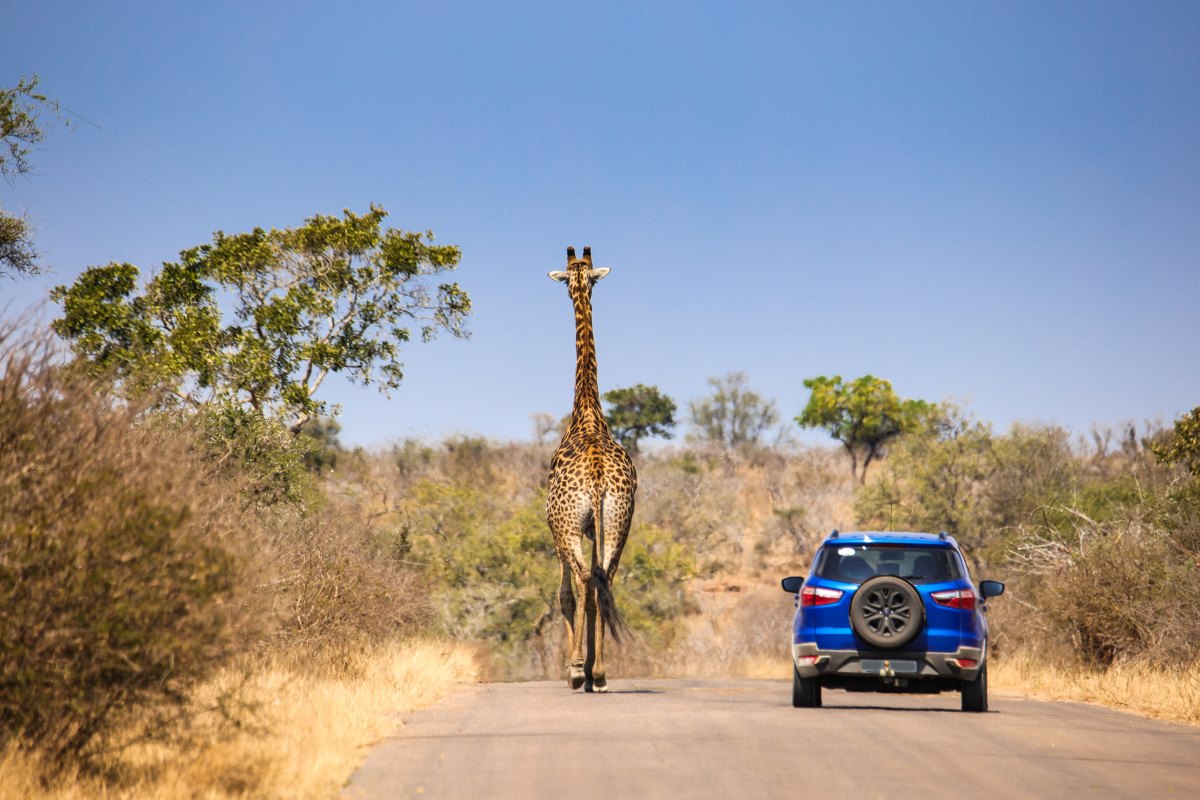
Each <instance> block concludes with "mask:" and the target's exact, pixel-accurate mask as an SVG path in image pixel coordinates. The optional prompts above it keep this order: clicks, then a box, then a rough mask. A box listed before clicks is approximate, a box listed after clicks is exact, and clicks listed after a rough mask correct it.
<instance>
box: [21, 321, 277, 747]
mask: <svg viewBox="0 0 1200 800" xmlns="http://www.w3.org/2000/svg"><path fill="white" fill-rule="evenodd" d="M0 369H2V370H3V374H2V375H0V608H3V609H4V612H3V614H0V653H2V654H3V657H2V658H0V737H3V738H4V739H14V738H18V737H19V738H20V739H21V740H22V741H24V742H26V743H29V744H31V745H36V746H38V747H40V748H42V749H43V750H44V752H47V753H49V754H51V757H52V760H53V761H55V762H59V761H61V760H62V759H63V758H64V757H66V756H72V755H80V754H86V753H87V752H89V751H91V750H92V749H94V748H96V747H98V746H99V745H100V744H101V743H103V742H104V740H105V738H106V736H107V735H108V733H109V732H110V730H111V728H112V725H113V724H114V722H115V721H116V720H119V719H122V718H129V717H132V716H134V715H133V714H132V713H131V711H132V709H135V708H136V709H143V708H157V709H162V710H163V712H164V713H168V712H169V711H170V710H171V709H174V708H177V707H179V706H180V705H181V704H182V703H183V700H184V698H185V695H186V692H187V690H188V688H189V687H190V686H193V685H194V684H195V683H196V682H197V681H199V680H201V679H203V678H205V677H206V676H208V675H210V674H211V673H212V671H213V670H214V669H215V668H216V667H217V666H218V665H220V664H221V663H223V662H224V661H225V660H226V659H227V658H228V657H229V655H230V654H231V653H233V652H234V651H236V649H237V648H238V645H239V643H240V642H242V641H244V640H245V637H246V635H247V633H248V632H249V631H251V630H252V628H251V627H250V622H251V620H253V619H256V618H257V617H258V615H256V614H254V613H253V611H254V609H253V595H252V589H251V587H253V585H254V584H255V583H256V581H257V579H256V578H255V576H254V574H253V571H254V566H253V565H254V564H255V559H254V558H252V557H251V555H250V554H251V553H252V552H254V551H255V550H257V549H258V548H259V547H260V546H261V544H262V543H261V542H255V541H254V537H253V536H252V535H249V534H248V533H247V532H248V531H252V530H253V526H252V525H250V524H248V521H247V519H246V518H245V514H244V512H243V510H242V508H241V505H240V503H239V502H238V501H237V494H236V492H235V491H231V490H230V487H229V486H227V485H225V484H224V483H223V482H222V481H221V480H220V479H219V478H218V477H217V476H216V475H215V474H214V471H213V469H212V467H211V465H210V464H209V463H207V462H205V461H204V460H203V459H202V458H201V457H199V456H198V454H197V449H196V448H195V447H193V446H192V443H191V441H190V440H189V437H188V436H187V435H186V431H180V430H178V429H177V428H175V427H174V426H167V425H160V424H156V420H155V419H154V418H152V417H148V416H146V415H144V414H143V413H141V412H142V409H139V408H138V407H136V406H133V405H129V404H119V403H114V402H112V401H110V400H109V399H107V397H106V395H105V394H104V393H103V392H99V391H96V387H95V386H94V385H91V384H89V383H85V382H82V381H80V380H78V379H75V378H72V377H70V376H69V375H68V374H67V373H66V372H64V371H63V370H61V369H59V368H57V367H56V366H55V363H54V360H53V354H52V352H51V349H50V348H49V346H48V345H47V344H45V343H44V342H42V343H38V342H36V341H35V342H30V341H28V340H26V341H15V340H14V337H13V334H12V333H11V331H10V332H8V333H0ZM139 716H140V717H141V718H143V719H147V723H146V726H145V729H144V730H143V731H142V732H143V733H146V732H152V731H153V729H154V728H155V727H156V724H155V722H154V721H153V719H151V718H148V717H146V716H145V715H144V714H143V715H139Z"/></svg>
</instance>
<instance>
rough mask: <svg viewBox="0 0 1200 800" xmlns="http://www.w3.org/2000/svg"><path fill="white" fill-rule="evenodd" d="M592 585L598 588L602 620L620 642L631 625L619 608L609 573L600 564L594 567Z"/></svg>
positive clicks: (598, 605) (599, 609) (597, 597)
mask: <svg viewBox="0 0 1200 800" xmlns="http://www.w3.org/2000/svg"><path fill="white" fill-rule="evenodd" d="M592 586H593V587H595V589H596V611H597V615H598V617H599V619H600V622H601V624H602V625H604V627H606V628H608V633H609V635H610V636H612V638H613V641H614V642H617V643H618V644H619V643H620V641H621V636H622V635H623V634H628V633H629V626H628V625H626V624H625V620H624V619H622V618H621V612H620V611H618V610H617V601H616V598H614V597H613V593H612V585H611V584H610V583H609V582H608V573H607V572H605V571H604V570H603V569H601V567H600V565H599V564H597V565H596V566H594V567H592Z"/></svg>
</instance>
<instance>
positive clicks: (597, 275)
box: [592, 267, 612, 283]
mask: <svg viewBox="0 0 1200 800" xmlns="http://www.w3.org/2000/svg"><path fill="white" fill-rule="evenodd" d="M610 272H612V268H611V267H600V269H594V270H592V283H595V282H596V281H598V280H600V279H601V278H603V277H604V276H605V275H607V274H608V273H610Z"/></svg>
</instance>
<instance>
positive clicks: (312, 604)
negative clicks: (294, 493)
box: [266, 509, 433, 671]
mask: <svg viewBox="0 0 1200 800" xmlns="http://www.w3.org/2000/svg"><path fill="white" fill-rule="evenodd" d="M270 524H271V527H272V539H273V542H274V547H273V550H274V552H275V554H276V555H275V564H274V566H273V572H274V574H273V576H272V578H271V580H270V581H269V582H268V583H267V584H266V589H267V590H268V593H269V595H270V597H271V600H272V603H273V604H274V606H275V608H276V611H277V613H278V618H279V620H280V622H279V625H278V627H277V628H275V630H274V631H273V633H272V637H271V647H272V650H273V652H274V654H275V655H277V656H282V657H283V658H284V659H285V660H287V661H289V662H292V663H294V664H299V665H307V666H308V667H310V668H316V669H318V670H326V669H330V668H332V669H336V670H346V671H353V669H354V665H355V664H356V663H358V660H357V658H356V655H357V653H358V652H359V651H361V650H362V649H363V648H365V647H368V646H370V645H374V644H379V643H382V642H385V641H387V640H389V639H394V638H398V637H401V636H405V635H409V634H412V633H414V632H415V631H418V630H420V629H421V628H423V627H425V626H426V625H427V624H428V623H429V621H430V620H431V618H432V615H433V612H432V607H431V605H430V602H429V592H428V591H427V587H426V585H425V582H424V581H423V580H422V578H421V577H420V576H419V575H418V574H417V573H416V572H414V571H413V570H411V569H407V568H404V567H403V566H402V565H399V564H397V563H396V561H395V560H394V559H392V558H391V557H390V556H389V555H388V554H387V553H386V552H384V551H383V548H382V546H381V543H380V538H379V536H378V535H377V534H376V532H375V531H374V530H373V529H372V528H371V527H370V526H369V525H367V524H365V523H363V522H360V521H358V520H357V519H354V518H353V517H352V516H351V515H349V514H337V513H335V512H333V511H331V510H328V509H326V510H323V511H320V512H316V513H312V514H304V513H301V512H300V511H299V510H291V511H288V512H286V513H279V514H277V515H276V516H275V518H274V519H273V520H272V521H271V523H270Z"/></svg>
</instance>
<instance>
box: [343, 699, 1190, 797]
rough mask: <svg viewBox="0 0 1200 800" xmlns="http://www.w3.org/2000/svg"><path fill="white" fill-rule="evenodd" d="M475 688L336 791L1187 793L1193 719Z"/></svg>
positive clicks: (1078, 709)
mask: <svg viewBox="0 0 1200 800" xmlns="http://www.w3.org/2000/svg"><path fill="white" fill-rule="evenodd" d="M612 689H613V691H612V692H610V693H609V694H608V695H585V694H583V693H582V692H576V693H574V694H572V693H571V692H570V691H569V690H568V689H567V687H566V685H565V683H564V684H562V685H560V684H559V683H557V682H555V683H509V684H503V683H494V684H485V685H481V686H477V687H472V688H471V689H468V690H466V691H464V692H462V693H460V694H458V695H456V696H454V697H452V698H450V699H448V700H447V701H445V702H443V703H441V704H440V705H438V706H436V707H434V708H432V709H429V710H426V711H423V712H419V713H417V714H414V715H412V716H411V717H409V718H407V719H405V720H404V726H403V728H402V729H401V730H400V731H399V732H398V733H397V735H396V736H395V737H393V738H391V739H388V740H387V741H385V742H383V743H382V744H381V745H379V746H378V747H377V748H376V749H375V750H374V751H372V753H371V755H370V757H369V758H368V759H367V762H366V763H365V764H364V765H363V767H362V768H361V769H360V770H359V771H358V773H356V774H355V776H354V778H353V779H352V781H351V783H350V785H349V786H348V787H347V789H346V790H345V795H344V796H345V797H347V798H408V797H421V798H452V799H454V800H457V799H458V798H471V800H482V799H483V798H493V797H496V798H520V800H525V799H526V798H554V800H590V798H597V799H600V798H603V799H604V800H618V799H620V800H624V799H625V798H642V797H646V798H660V797H661V798H672V800H701V799H704V798H742V797H745V798H755V800H760V799H761V798H776V797H778V798H788V799H789V800H796V799H797V798H804V800H808V798H856V799H857V798H862V799H863V800H867V799H868V798H887V799H888V800H903V798H908V797H913V798H916V797H920V798H924V799H925V800H928V798H941V797H972V798H986V800H995V798H1008V797H1013V798H1055V797H1069V798H1073V799H1075V798H1103V797H1138V798H1147V797H1170V798H1181V800H1182V798H1200V729H1197V728H1192V727H1187V726H1182V725H1171V724H1165V723H1159V722H1152V721H1149V720H1144V719H1141V718H1139V717H1135V716H1132V715H1129V714H1122V713H1120V712H1117V711H1110V710H1107V709H1102V708H1096V707H1092V706H1086V705H1082V704H1077V703H1044V702H1036V701H1032V700H1025V699H1021V698H1019V697H1009V696H1005V695H1001V694H998V693H996V692H993V694H992V698H991V701H992V703H991V705H992V711H991V712H989V713H987V714H983V715H980V714H964V713H962V712H960V711H958V702H959V699H958V695H957V694H944V695H925V696H921V695H907V696H903V695H902V696H889V695H875V694H849V693H846V692H840V691H830V690H826V692H825V707H824V708H820V709H794V708H792V707H791V705H790V702H791V685H790V684H788V683H785V682H776V681H738V680H712V681H690V680H620V679H618V680H614V681H613V684H612Z"/></svg>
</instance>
